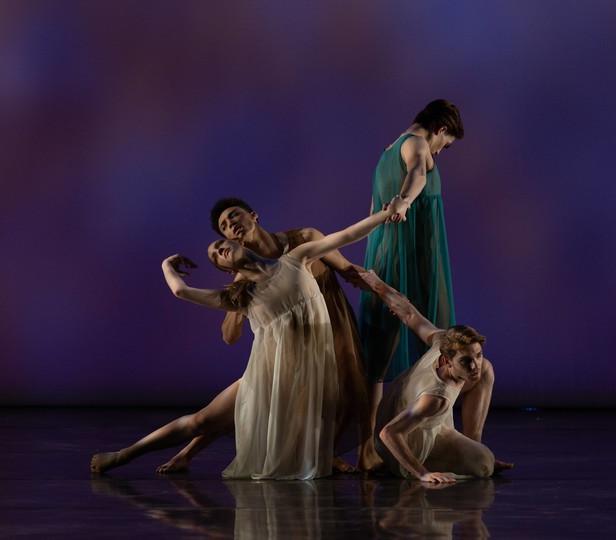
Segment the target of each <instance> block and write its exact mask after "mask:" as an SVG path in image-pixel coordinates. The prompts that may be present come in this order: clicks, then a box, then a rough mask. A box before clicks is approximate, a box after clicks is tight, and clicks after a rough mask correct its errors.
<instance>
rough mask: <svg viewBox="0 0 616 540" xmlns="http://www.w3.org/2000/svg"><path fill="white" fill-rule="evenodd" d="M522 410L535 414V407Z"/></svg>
mask: <svg viewBox="0 0 616 540" xmlns="http://www.w3.org/2000/svg"><path fill="white" fill-rule="evenodd" d="M522 410H523V411H525V412H537V407H523V408H522Z"/></svg>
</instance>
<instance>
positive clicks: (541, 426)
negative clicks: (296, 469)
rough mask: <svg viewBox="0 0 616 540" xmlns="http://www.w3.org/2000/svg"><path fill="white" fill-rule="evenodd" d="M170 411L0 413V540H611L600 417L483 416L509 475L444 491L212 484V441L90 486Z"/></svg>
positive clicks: (613, 466) (339, 480)
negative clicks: (101, 454)
mask: <svg viewBox="0 0 616 540" xmlns="http://www.w3.org/2000/svg"><path fill="white" fill-rule="evenodd" d="M185 412H187V411H186V410H181V409H42V408H41V409H37V408H29V409H11V408H7V409H0V432H1V434H2V439H1V440H2V444H1V445H0V486H1V487H2V495H1V501H2V502H1V503H0V538H26V537H40V538H80V539H81V538H87V539H93V538H126V537H133V538H140V537H144V538H199V537H205V538H239V539H244V538H246V539H249V538H250V539H252V538H276V539H278V538H280V539H285V540H286V539H296V538H354V539H360V538H395V537H400V538H409V537H410V538H421V537H423V536H426V537H430V538H487V537H493V538H499V539H500V538H524V539H526V538H558V539H562V538H616V487H615V485H616V463H615V461H616V458H615V456H616V422H614V416H615V415H614V412H613V411H534V410H530V411H504V410H503V411H499V410H497V411H493V412H492V413H491V414H490V417H489V418H488V424H487V428H486V433H485V437H484V439H485V442H486V443H487V444H488V445H489V446H490V447H491V448H493V449H494V451H495V454H496V455H497V457H500V458H502V459H506V460H511V461H515V463H516V467H515V469H514V470H513V471H509V472H507V473H504V474H502V475H501V476H499V477H495V478H493V479H489V480H474V481H467V482H461V483H458V484H456V485H453V486H451V487H446V488H443V489H430V488H427V487H424V486H422V485H419V484H417V483H409V482H405V481H403V480H399V479H395V478H389V477H363V476H362V475H358V474H353V475H338V476H334V477H332V478H328V479H322V480H317V481H312V482H276V481H267V482H249V481H223V480H222V479H221V478H220V471H221V470H222V469H223V468H224V467H225V465H227V464H228V462H229V461H230V460H231V458H232V457H233V440H232V439H231V438H230V437H227V438H224V439H222V440H220V441H218V442H217V443H215V444H214V445H213V446H212V447H210V449H208V450H206V451H204V452H203V454H202V455H201V456H199V457H198V458H197V459H196V460H195V461H194V463H193V467H192V469H191V471H190V472H189V473H185V474H180V475H175V476H171V477H163V476H158V475H156V473H155V472H154V470H155V468H156V465H158V464H160V463H162V462H164V461H166V459H167V458H168V457H170V456H171V455H173V450H166V451H162V452H158V453H155V454H150V455H148V456H145V457H143V458H141V459H140V460H138V461H135V462H134V463H131V464H129V465H128V466H126V467H124V468H121V469H116V470H113V471H111V472H110V473H109V474H107V475H103V476H91V475H90V473H89V470H88V462H89V457H90V454H91V453H92V452H93V451H98V450H115V449H118V448H121V447H122V446H125V445H126V443H128V442H131V441H133V440H135V439H136V438H139V437H140V436H142V435H143V434H145V433H146V432H147V431H148V430H150V429H152V428H155V427H157V426H159V425H161V424H162V423H164V422H166V421H168V420H170V419H172V418H174V417H176V416H179V415H181V414H184V413H185Z"/></svg>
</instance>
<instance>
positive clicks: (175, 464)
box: [156, 455, 190, 474]
mask: <svg viewBox="0 0 616 540" xmlns="http://www.w3.org/2000/svg"><path fill="white" fill-rule="evenodd" d="M189 463H190V460H189V459H188V458H187V457H185V456H181V455H177V456H173V457H172V458H171V459H170V460H169V461H167V463H163V464H162V465H160V466H159V467H158V468H157V469H156V472H157V473H158V474H173V473H181V472H186V471H188V464H189Z"/></svg>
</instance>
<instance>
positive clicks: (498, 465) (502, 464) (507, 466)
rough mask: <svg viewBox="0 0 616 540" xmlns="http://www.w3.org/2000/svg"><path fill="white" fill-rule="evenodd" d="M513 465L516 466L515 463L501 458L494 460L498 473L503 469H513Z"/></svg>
mask: <svg viewBox="0 0 616 540" xmlns="http://www.w3.org/2000/svg"><path fill="white" fill-rule="evenodd" d="M513 467H515V464H514V463H509V462H507V461H501V460H500V459H495V460H494V474H498V473H500V472H502V471H508V470H509V469H513Z"/></svg>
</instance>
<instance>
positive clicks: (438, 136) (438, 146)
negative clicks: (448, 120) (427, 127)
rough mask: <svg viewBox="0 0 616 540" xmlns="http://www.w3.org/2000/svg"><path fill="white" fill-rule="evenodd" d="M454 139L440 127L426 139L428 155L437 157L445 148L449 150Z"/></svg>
mask: <svg viewBox="0 0 616 540" xmlns="http://www.w3.org/2000/svg"><path fill="white" fill-rule="evenodd" d="M455 140H456V138H455V137H454V136H453V135H450V134H449V133H447V129H446V128H444V127H442V128H440V129H439V130H438V131H437V132H436V133H432V135H431V136H430V137H429V138H428V139H427V141H428V146H429V147H430V153H431V154H432V155H433V156H438V155H439V154H440V153H441V150H444V149H445V148H449V147H450V146H451V145H452V144H453V143H454V141H455Z"/></svg>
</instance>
